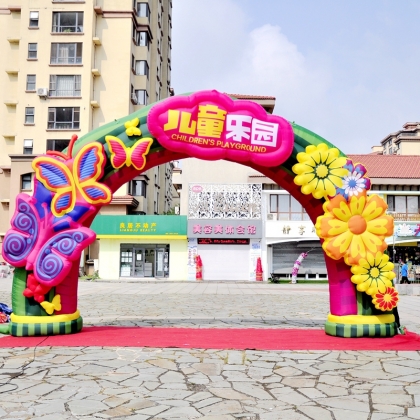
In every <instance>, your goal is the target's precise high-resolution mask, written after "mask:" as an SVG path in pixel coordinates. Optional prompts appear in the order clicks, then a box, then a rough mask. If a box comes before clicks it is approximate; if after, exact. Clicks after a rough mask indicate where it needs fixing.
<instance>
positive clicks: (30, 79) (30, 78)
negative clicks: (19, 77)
mask: <svg viewBox="0 0 420 420" xmlns="http://www.w3.org/2000/svg"><path fill="white" fill-rule="evenodd" d="M35 87H36V75H35V74H28V75H26V90H30V91H32V90H35Z"/></svg>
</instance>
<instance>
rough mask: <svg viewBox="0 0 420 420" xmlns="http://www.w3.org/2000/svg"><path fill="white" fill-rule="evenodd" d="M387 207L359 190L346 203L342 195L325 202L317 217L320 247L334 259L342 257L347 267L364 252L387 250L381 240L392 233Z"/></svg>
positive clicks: (392, 226)
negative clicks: (322, 241)
mask: <svg viewBox="0 0 420 420" xmlns="http://www.w3.org/2000/svg"><path fill="white" fill-rule="evenodd" d="M387 207H388V206H387V204H386V203H385V202H384V200H382V198H380V197H379V196H378V195H376V194H374V195H371V196H367V193H366V191H363V192H362V193H360V194H359V195H358V196H353V197H351V198H350V200H349V201H347V200H346V199H345V198H344V197H343V196H342V195H336V196H335V197H334V198H333V199H331V200H327V201H326V202H325V203H324V205H323V209H324V211H325V214H324V215H323V216H319V217H318V218H317V221H316V224H315V227H316V233H317V235H318V236H319V237H320V238H322V239H324V243H323V244H322V248H323V249H324V251H325V252H326V254H327V255H328V256H329V257H331V258H333V259H334V260H339V259H340V258H342V257H344V261H345V263H346V264H347V265H353V264H357V263H358V262H359V260H360V258H364V259H366V257H367V253H368V252H370V253H371V254H374V255H376V253H377V252H383V251H384V250H385V249H386V248H387V244H386V242H385V240H384V239H385V238H386V237H387V236H391V235H392V233H393V232H394V219H393V218H392V217H391V216H388V215H386V214H385V211H386V209H387Z"/></svg>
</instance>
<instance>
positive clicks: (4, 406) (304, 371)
mask: <svg viewBox="0 0 420 420" xmlns="http://www.w3.org/2000/svg"><path fill="white" fill-rule="evenodd" d="M0 285H1V287H0V289H1V291H0V302H4V303H7V304H10V290H11V280H10V279H1V280H0ZM419 303H420V297H419V296H402V297H401V303H400V306H399V308H400V317H401V319H402V321H403V323H404V324H405V325H406V326H407V327H408V329H409V330H411V331H415V332H418V333H420V319H419V317H418V316H417V314H418V309H419ZM79 308H80V310H81V313H82V315H83V318H84V322H85V325H130V326H131V325H141V326H183V327H210V328H218V327H223V328H229V327H234V328H238V327H244V328H245V327H258V328H291V327H293V328H296V327H298V328H299V327H304V328H322V327H323V323H324V322H325V319H326V316H327V313H328V309H329V305H328V286H327V285H313V286H312V285H296V286H295V285H288V284H286V285H272V284H265V283H264V284H260V283H195V282H194V283H106V282H94V283H90V282H82V283H80V291H79ZM0 418H1V419H34V418H42V419H51V420H57V419H99V418H103V419H106V418H112V419H132V420H143V419H144V420H146V419H165V420H166V419H185V420H187V419H208V420H210V419H213V420H216V419H217V420H228V419H231V420H234V419H253V420H257V419H261V420H262V419H267V420H268V419H273V420H276V419H291V420H293V419H319V420H324V419H333V420H344V419H350V420H359V419H360V420H362V419H363V420H382V419H397V418H398V419H403V418H404V419H406V418H413V419H420V352H395V351H387V352H356V351H341V352H339V351H299V352H298V351H293V352H288V351H225V350H223V351H217V350H208V349H207V350H206V349H191V350H186V349H156V348H123V347H103V348H99V347H90V348H89V347H76V348H74V347H73V348H63V347H42V348H37V349H21V348H17V349H10V348H8V349H1V348H0Z"/></svg>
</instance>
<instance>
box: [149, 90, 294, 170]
mask: <svg viewBox="0 0 420 420" xmlns="http://www.w3.org/2000/svg"><path fill="white" fill-rule="evenodd" d="M147 126H148V128H149V131H150V132H151V133H152V135H153V136H154V137H156V138H157V139H159V143H160V144H161V145H162V146H163V147H165V148H166V149H168V150H172V151H176V152H179V153H186V154H188V155H189V156H194V157H198V158H200V159H207V160H215V159H232V160H234V161H237V162H244V161H250V162H253V163H256V164H258V165H263V166H269V167H273V166H277V165H280V164H282V163H283V162H285V161H286V160H287V158H288V157H289V156H290V154H291V153H292V150H293V143H294V135H293V130H292V127H291V125H290V123H289V122H288V121H287V120H285V119H284V118H281V117H279V116H276V115H270V114H267V112H266V111H265V110H264V108H263V107H262V106H261V105H259V104H257V103H255V102H252V101H243V100H237V101H233V100H232V99H231V98H229V96H228V95H225V94H222V93H220V92H217V91H216V90H212V91H210V90H208V91H201V92H197V93H194V94H192V95H189V96H174V97H173V98H168V99H166V100H165V101H162V102H160V103H158V104H156V105H155V106H153V107H152V109H151V110H150V111H149V115H148V117H147Z"/></svg>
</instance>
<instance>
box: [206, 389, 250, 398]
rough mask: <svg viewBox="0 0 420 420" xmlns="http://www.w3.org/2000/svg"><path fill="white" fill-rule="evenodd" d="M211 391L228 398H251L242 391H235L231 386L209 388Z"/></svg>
mask: <svg viewBox="0 0 420 420" xmlns="http://www.w3.org/2000/svg"><path fill="white" fill-rule="evenodd" d="M209 391H210V392H211V393H212V394H214V395H215V396H216V397H220V398H224V399H228V400H246V399H248V398H249V396H248V395H245V394H243V393H241V392H237V391H234V390H233V389H230V388H209Z"/></svg>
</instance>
